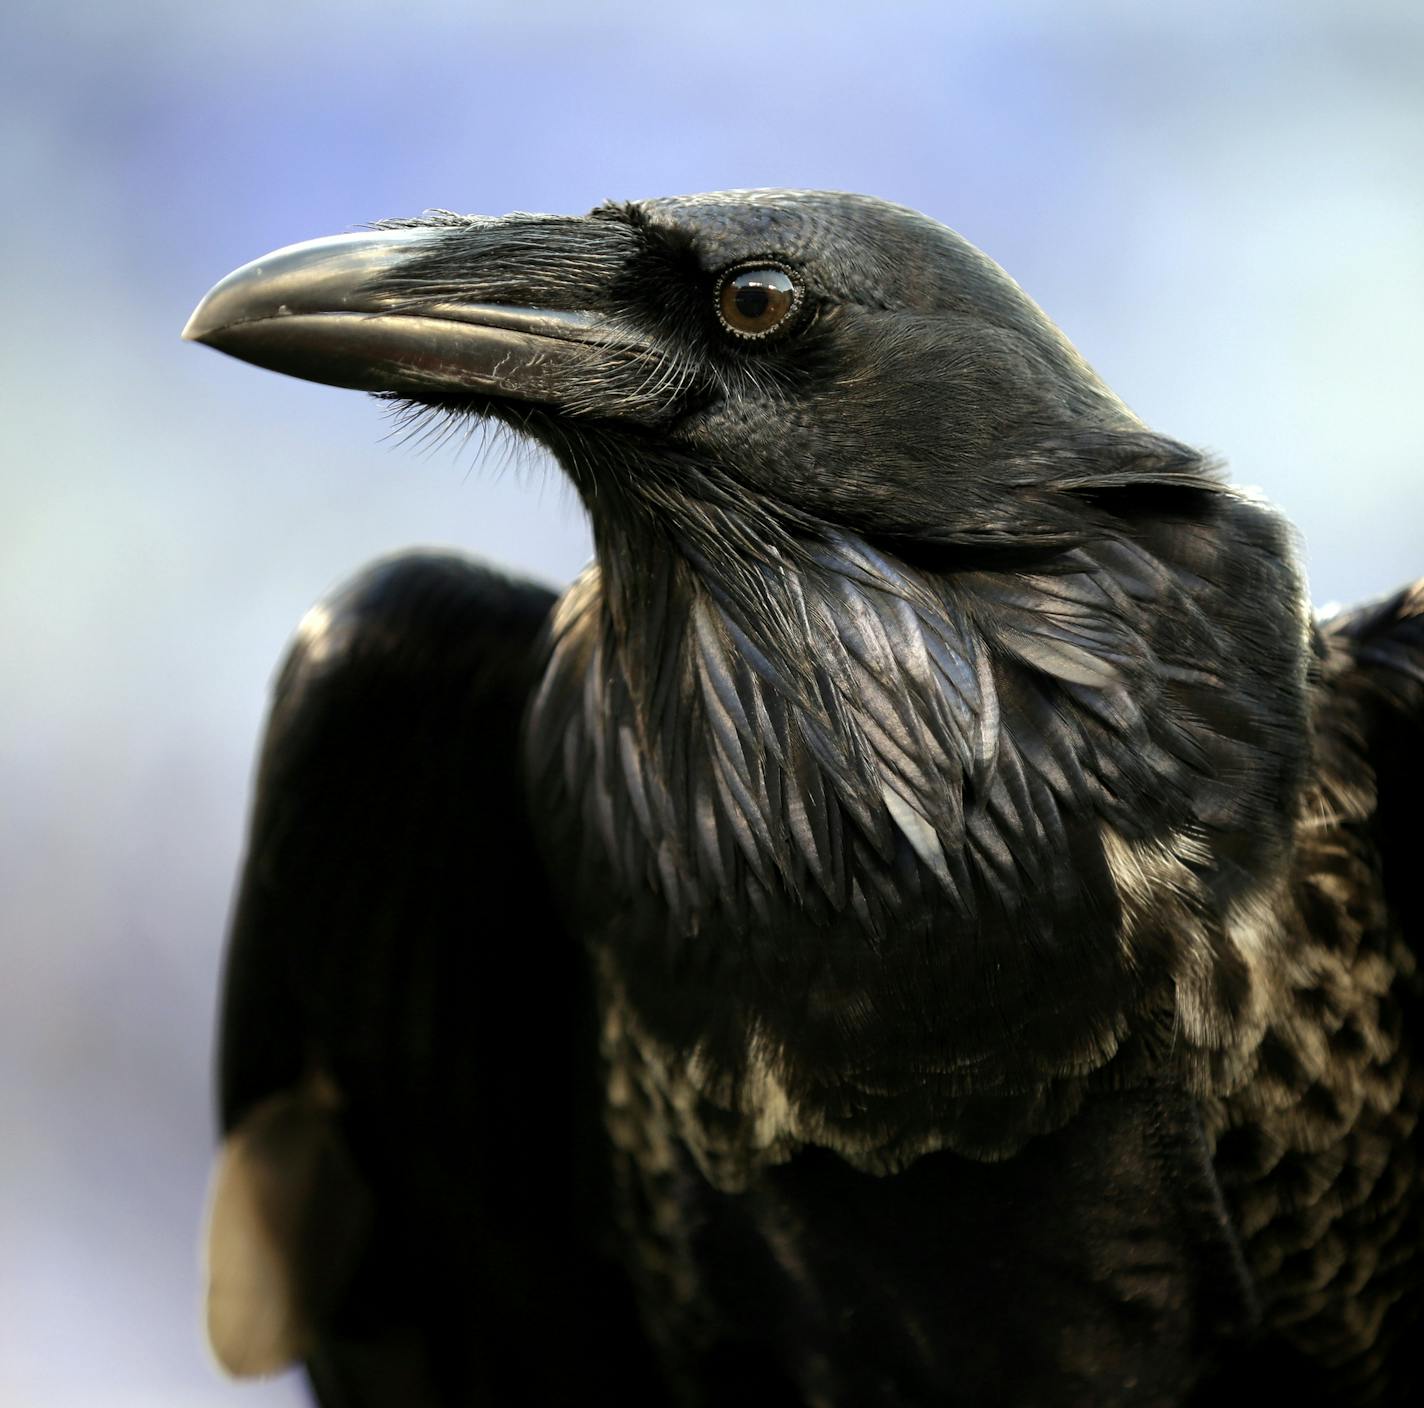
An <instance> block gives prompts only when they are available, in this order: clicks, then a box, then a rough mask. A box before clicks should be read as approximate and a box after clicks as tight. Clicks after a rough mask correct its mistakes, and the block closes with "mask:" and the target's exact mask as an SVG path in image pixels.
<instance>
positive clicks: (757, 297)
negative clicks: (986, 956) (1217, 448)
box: [184, 191, 1211, 548]
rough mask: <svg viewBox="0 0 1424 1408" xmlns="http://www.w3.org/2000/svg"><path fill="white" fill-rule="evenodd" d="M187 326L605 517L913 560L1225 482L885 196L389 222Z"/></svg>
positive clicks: (732, 199)
mask: <svg viewBox="0 0 1424 1408" xmlns="http://www.w3.org/2000/svg"><path fill="white" fill-rule="evenodd" d="M184 336H185V337H188V338H190V339H194V340H197V341H201V342H205V343H207V344H209V345H211V346H213V347H216V348H218V349H219V350H221V351H224V352H228V353H231V354H232V355H234V356H237V357H241V358H244V359H246V360H248V361H252V362H256V363H257V364H259V365H262V366H266V367H270V368H272V369H274V370H277V371H283V372H288V373H291V374H294V375H298V376H303V377H307V378H310V379H312V380H316V381H323V382H328V383H331V384H334V385H340V386H350V387H356V388H360V389H364V390H369V391H375V392H378V393H382V394H385V395H387V396H390V397H394V398H397V399H399V400H401V401H404V402H406V403H408V404H410V405H413V406H415V407H420V408H428V409H429V410H430V411H431V412H432V413H436V414H439V413H445V414H452V413H453V414H457V415H458V414H470V415H476V416H486V417H494V418H496V419H499V420H503V421H505V422H506V423H509V424H511V425H513V426H515V427H517V428H518V429H519V430H520V431H522V432H524V433H526V434H528V435H530V436H532V437H533V438H535V439H536V440H539V441H542V442H543V443H545V444H546V445H547V446H549V447H550V448H551V449H552V450H553V452H554V453H555V455H556V456H557V457H558V458H559V460H560V461H561V463H562V464H563V466H564V468H565V469H566V470H567V471H568V473H569V474H570V475H571V476H572V478H573V480H574V482H575V484H576V485H577V486H578V488H579V490H580V492H581V493H582V495H583V497H584V499H585V501H586V502H587V503H588V504H589V506H590V508H591V510H592V511H593V512H594V515H595V522H596V524H597V520H598V516H599V513H600V505H603V506H606V507H607V509H608V510H609V511H610V512H612V513H614V514H619V513H626V512H628V511H630V510H633V511H636V510H637V509H639V508H643V509H649V510H651V511H652V512H653V513H654V514H655V516H656V515H658V514H660V513H661V514H667V515H671V517H672V518H673V519H674V520H676V517H677V508H678V505H679V504H693V505H697V504H702V503H705V502H706V501H708V500H709V499H710V500H712V501H718V502H726V503H738V504H740V506H741V508H742V509H743V510H744V511H745V512H747V513H749V514H751V515H753V516H754V517H759V518H763V519H766V520H768V521H769V525H768V526H770V525H777V526H785V525H791V526H793V528H794V527H796V526H800V527H803V528H804V527H807V526H814V525H815V524H818V523H826V524H830V525H834V526H836V527H842V528H847V529H849V530H851V531H855V532H858V533H862V534H866V535H870V536H875V537H884V538H887V539H890V540H894V541H896V542H900V543H903V544H905V545H907V547H908V545H914V544H919V545H921V546H923V547H926V548H928V547H931V546H952V545H982V546H988V547H992V548H1005V547H1009V546H1030V547H1032V546H1052V545H1062V544H1063V543H1065V542H1069V541H1072V540H1073V539H1074V538H1075V537H1076V536H1078V535H1079V534H1080V533H1081V529H1082V521H1081V510H1082V502H1081V496H1082V495H1083V494H1085V493H1092V492H1095V491H1102V490H1104V489H1105V488H1118V487H1122V486H1124V485H1126V484H1138V485H1140V484H1161V483H1168V484H1179V483H1189V484H1191V485H1193V486H1195V487H1203V486H1206V485H1209V484H1210V482H1211V480H1210V475H1209V474H1208V473H1207V472H1206V471H1205V470H1204V468H1203V466H1202V464H1201V461H1200V459H1199V458H1198V457H1197V456H1196V455H1194V454H1193V453H1192V452H1191V451H1190V450H1188V449H1186V447H1184V446H1181V445H1179V444H1176V443H1175V442H1173V441H1170V440H1166V439H1163V438H1161V437H1156V436H1152V435H1150V434H1149V433H1148V432H1147V431H1146V430H1145V428H1144V427H1143V426H1142V424H1141V423H1140V422H1139V421H1138V420H1137V419H1136V418H1135V417H1134V416H1133V415H1132V414H1131V412H1130V411H1128V410H1127V408H1126V407H1125V406H1124V405H1123V404H1122V403H1121V402H1120V401H1119V400H1118V399H1117V398H1116V397H1115V396H1114V395H1113V394H1112V393H1111V392H1110V391H1109V390H1108V389H1107V388H1106V387H1105V386H1104V385H1103V383H1102V382H1101V381H1100V380H1099V379H1098V377H1097V376H1096V375H1095V374H1094V373H1093V371H1092V370H1091V369H1090V368H1089V367H1088V365H1087V364H1086V363H1085V362H1084V361H1083V359H1082V358H1081V357H1080V356H1079V355H1078V354H1077V353H1076V351H1075V350H1074V349H1073V347H1072V346H1071V344H1070V343H1069V342H1068V341H1067V339H1066V338H1065V337H1064V336H1063V335H1062V333H1060V332H1059V330H1058V329H1057V328H1056V327H1055V326H1054V325H1053V324H1052V323H1051V322H1050V321H1049V320H1048V318H1046V317H1045V316H1044V315H1043V313H1042V312H1041V311H1040V310H1039V308H1038V307H1037V306H1036V305H1035V304H1034V303H1033V302H1032V300H1031V299H1029V298H1028V297H1027V295H1025V294H1024V293H1023V291H1022V290H1021V289H1020V288H1019V287H1018V285H1017V284H1015V283H1014V281H1013V280H1012V279H1011V278H1009V276H1008V275H1007V274H1005V273H1004V271H1003V270H1002V269H1000V268H999V267H998V265H996V264H995V263H994V262H993V261H992V260H990V259H989V258H987V257H986V256H985V255H984V254H982V253H980V252H979V251H978V250H977V249H975V248H974V247H973V246H972V245H971V244H969V243H968V242H967V241H966V240H964V239H962V238H961V237H960V236H958V235H956V234H955V233H954V232H953V231H951V230H949V229H946V228H945V227H944V226H942V225H939V224H937V223H936V222H934V221H932V220H930V219H928V218H926V217H925V216H923V215H919V214H917V213H916V212H914V211H911V210H908V209H905V208H904V207H901V206H896V205H891V204H889V203H887V202H884V201H880V200H875V199H871V198H869V197H864V196H856V195H847V194H839V193H828V192H788V191H735V192H724V193H718V194H712V195H702V196H691V197H673V198H668V199H658V200H648V201H642V202H637V203H631V204H609V205H605V206H602V207H600V208H598V209H597V210H595V211H593V212H592V213H591V214H589V215H587V216H583V217H565V216H532V215H513V216H508V217H505V218H502V219H491V218H484V217H476V216H456V215H450V214H446V213H440V212H436V213H432V214H428V215H427V216H425V217H423V218H421V219H417V220H410V221H387V222H383V223H382V224H381V225H379V226H378V227H376V228H375V229H373V230H372V231H370V232H368V233H359V234H349V235H338V236H336V237H334V238H331V239H324V240H314V241H310V242H308V243H305V244H299V245H294V246H290V247H288V248H286V249H282V250H279V251H277V252H276V253H275V254H272V255H269V256H267V257H266V258H264V259H260V260H257V261H255V262H253V263H251V264H248V265H246V266H245V267H243V268H242V269H239V270H237V271H236V272H235V273H233V274H231V275H230V276H229V277H228V278H227V279H225V280H223V281H222V282H221V283H220V284H218V285H217V287H216V288H214V289H213V291H212V292H211V293H210V294H209V295H208V296H207V298H205V299H204V300H203V302H202V304H201V305H200V306H199V308H198V309H197V311H196V312H195V313H194V315H193V318H192V319H191V321H190V322H189V324H188V327H187V328H186V329H185V333H184ZM872 446H873V450H874V453H873V454H870V453H868V452H867V447H872ZM1075 494H1076V495H1079V496H1080V497H1079V498H1078V499H1074V498H1073V497H1071V496H1073V495H1075Z"/></svg>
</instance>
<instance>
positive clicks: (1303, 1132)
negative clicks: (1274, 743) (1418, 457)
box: [1202, 583, 1424, 1403]
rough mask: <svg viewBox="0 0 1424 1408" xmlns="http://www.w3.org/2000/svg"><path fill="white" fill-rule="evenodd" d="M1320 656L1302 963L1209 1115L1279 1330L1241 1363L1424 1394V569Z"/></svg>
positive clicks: (1330, 1392) (1321, 644)
mask: <svg viewBox="0 0 1424 1408" xmlns="http://www.w3.org/2000/svg"><path fill="white" fill-rule="evenodd" d="M1314 673H1315V687H1316V699H1317V707H1316V720H1315V730H1314V737H1313V751H1314V765H1315V766H1314V782H1313V783H1312V788H1311V793H1310V794H1309V795H1308V797H1307V811H1306V814H1305V816H1304V817H1303V819H1302V824H1301V826H1300V827H1299V831H1298V838H1297V882H1296V886H1295V899H1294V903H1293V906H1292V907H1291V909H1290V910H1289V912H1288V923H1289V932H1290V937H1291V943H1292V947H1291V950H1290V953H1289V962H1288V964H1281V965H1279V966H1278V968H1277V973H1278V981H1277V982H1276V985H1275V989H1274V991H1273V993H1272V995H1271V1004H1272V1006H1271V1010H1270V1014H1269V1016H1268V1019H1267V1024H1266V1030H1265V1033H1264V1036H1263V1039H1262V1040H1261V1042H1260V1044H1259V1046H1258V1047H1257V1048H1256V1050H1255V1053H1254V1057H1253V1063H1254V1064H1253V1068H1252V1072H1251V1075H1250V1078H1249V1079H1248V1080H1246V1081H1245V1082H1243V1083H1241V1084H1239V1085H1238V1086H1237V1088H1235V1089H1234V1090H1232V1091H1230V1092H1229V1093H1227V1094H1226V1096H1225V1097H1224V1099H1223V1100H1222V1101H1220V1102H1219V1104H1218V1108H1217V1109H1216V1112H1215V1113H1214V1115H1213V1117H1212V1119H1213V1124H1214V1129H1215V1134H1216V1139H1215V1165H1216V1170H1217V1173H1218V1176H1219V1178H1220V1179H1221V1183H1222V1187H1223V1190H1224V1193H1225V1195H1226V1199H1227V1202H1228V1205H1229V1206H1230V1208H1231V1211H1232V1217H1233V1222H1234V1223H1235V1225H1236V1226H1237V1228H1238V1229H1239V1231H1240V1234H1241V1238H1242V1243H1243V1248H1244V1252H1245V1256H1246V1260H1247V1264H1248V1266H1249V1267H1250V1269H1251V1272H1252V1275H1253V1278H1254V1280H1255V1282H1256V1284H1257V1287H1258V1289H1259V1292H1260V1295H1261V1299H1262V1302H1263V1306H1264V1309H1265V1316H1264V1319H1265V1328H1266V1331H1267V1333H1266V1334H1265V1336H1264V1337H1263V1339H1262V1341H1261V1342H1260V1343H1259V1345H1256V1346H1252V1347H1251V1350H1250V1355H1251V1356H1252V1358H1251V1359H1250V1361H1249V1363H1248V1361H1247V1360H1244V1359H1243V1361H1241V1363H1239V1364H1237V1365H1235V1366H1232V1367H1231V1368H1230V1371H1229V1372H1230V1373H1234V1374H1237V1375H1240V1374H1242V1373H1246V1372H1249V1373H1250V1374H1251V1375H1252V1376H1253V1378H1254V1379H1255V1380H1256V1381H1265V1378H1266V1376H1267V1375H1268V1376H1269V1379H1270V1381H1271V1382H1273V1383H1274V1384H1275V1385H1276V1386H1277V1387H1278V1389H1279V1390H1280V1392H1279V1395H1278V1396H1279V1397H1281V1398H1282V1399H1283V1400H1290V1399H1292V1398H1293V1397H1296V1398H1298V1399H1302V1398H1303V1399H1304V1400H1305V1401H1311V1402H1315V1401H1329V1402H1331V1403H1336V1402H1339V1403H1357V1402H1358V1403H1365V1402H1370V1403H1374V1402H1390V1403H1394V1402H1414V1401H1416V1399H1417V1395H1418V1393H1419V1392H1420V1389H1421V1382H1420V1379H1421V1368H1424V1356H1420V1354H1419V1352H1418V1349H1417V1345H1418V1333H1419V1325H1420V1322H1421V1317H1424V1186H1421V1182H1420V1175H1421V1170H1424V1147H1421V1135H1424V1123H1421V1112H1422V1111H1424V1061H1421V1059H1420V1054H1421V1053H1420V1042H1421V1040H1424V1003H1422V1002H1421V985H1420V976H1421V975H1420V962H1419V960H1420V957H1421V953H1420V939H1421V934H1424V929H1421V917H1424V915H1422V914H1421V896H1420V878H1419V859H1420V854H1421V852H1420V830H1421V829H1420V823H1419V819H1418V812H1419V806H1420V800H1421V787H1424V583H1419V584H1416V585H1415V586H1413V587H1411V588H1407V589H1406V590H1404V591H1402V592H1400V593H1398V594H1397V595H1395V596H1393V597H1391V598H1389V599H1387V600H1385V601H1382V602H1380V603H1377V604H1375V605H1372V606H1368V607H1364V608H1362V609H1360V610H1358V611H1354V612H1351V613H1348V614H1346V615H1341V616H1337V617H1335V618H1333V619H1332V620H1330V621H1328V622H1326V623H1325V624H1324V625H1323V627H1322V628H1321V632H1320V636H1319V640H1318V648H1317V658H1316V662H1315V672H1314ZM1202 1401H1203V1402H1211V1401H1219V1397H1218V1398H1215V1399H1214V1398H1211V1397H1210V1396H1208V1397H1206V1398H1204V1399H1203V1400H1202Z"/></svg>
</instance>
